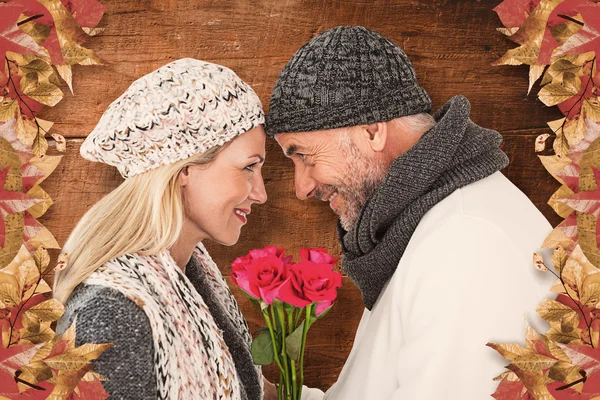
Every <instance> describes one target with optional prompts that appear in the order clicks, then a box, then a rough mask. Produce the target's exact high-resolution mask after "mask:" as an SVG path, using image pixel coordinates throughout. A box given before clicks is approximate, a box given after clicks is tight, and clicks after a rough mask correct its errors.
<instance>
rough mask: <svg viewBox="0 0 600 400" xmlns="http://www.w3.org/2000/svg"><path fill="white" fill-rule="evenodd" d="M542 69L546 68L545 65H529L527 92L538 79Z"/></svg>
mask: <svg viewBox="0 0 600 400" xmlns="http://www.w3.org/2000/svg"><path fill="white" fill-rule="evenodd" d="M544 69H546V66H545V65H538V64H533V65H531V66H530V67H529V89H527V94H529V92H531V88H532V87H533V85H534V84H535V83H536V82H537V80H538V79H540V76H542V74H543V73H544Z"/></svg>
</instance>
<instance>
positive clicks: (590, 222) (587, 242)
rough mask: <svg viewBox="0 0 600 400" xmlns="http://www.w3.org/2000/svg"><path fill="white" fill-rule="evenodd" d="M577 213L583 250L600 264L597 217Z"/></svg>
mask: <svg viewBox="0 0 600 400" xmlns="http://www.w3.org/2000/svg"><path fill="white" fill-rule="evenodd" d="M580 189H581V185H580ZM576 213H577V234H578V235H579V245H580V246H581V250H582V251H583V253H584V254H585V256H586V258H587V259H588V260H589V261H590V262H591V263H592V264H593V265H600V249H598V243H597V241H596V223H597V221H596V217H595V216H594V215H591V214H585V213H581V212H576Z"/></svg>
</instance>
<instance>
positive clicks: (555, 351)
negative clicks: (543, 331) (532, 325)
mask: <svg viewBox="0 0 600 400" xmlns="http://www.w3.org/2000/svg"><path fill="white" fill-rule="evenodd" d="M540 339H541V340H542V342H543V343H544V346H546V348H547V349H548V350H549V351H550V354H552V356H553V357H554V358H556V359H558V360H560V361H566V362H571V359H570V358H569V357H568V356H567V355H566V354H565V352H564V351H563V349H561V348H560V346H558V345H557V344H556V343H554V342H553V341H551V340H550V339H548V337H547V336H546V335H540Z"/></svg>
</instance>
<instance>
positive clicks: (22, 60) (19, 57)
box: [6, 51, 50, 67]
mask: <svg viewBox="0 0 600 400" xmlns="http://www.w3.org/2000/svg"><path fill="white" fill-rule="evenodd" d="M6 58H8V59H9V60H11V61H14V62H15V63H17V64H18V65H19V66H20V67H21V66H23V65H27V64H29V63H30V62H32V61H33V60H37V59H38V58H40V57H39V56H35V55H25V54H19V53H13V52H12V51H7V52H6ZM47 60H50V56H48V58H47Z"/></svg>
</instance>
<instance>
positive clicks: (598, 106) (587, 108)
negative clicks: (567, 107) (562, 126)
mask: <svg viewBox="0 0 600 400" xmlns="http://www.w3.org/2000/svg"><path fill="white" fill-rule="evenodd" d="M581 108H582V110H583V115H584V116H585V117H586V118H591V119H593V120H594V121H600V102H598V99H593V98H592V99H585V100H583V105H582V106H581ZM581 138H582V139H583V135H582V137H581Z"/></svg>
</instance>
